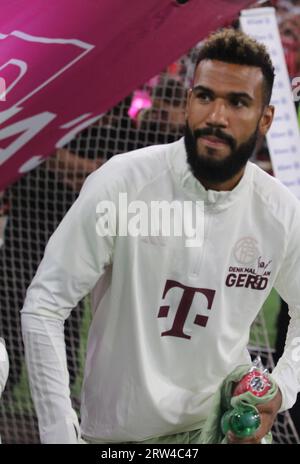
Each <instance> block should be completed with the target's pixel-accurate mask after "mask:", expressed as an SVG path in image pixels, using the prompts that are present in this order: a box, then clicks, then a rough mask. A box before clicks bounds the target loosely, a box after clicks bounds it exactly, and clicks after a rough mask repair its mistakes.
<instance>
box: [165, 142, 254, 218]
mask: <svg viewBox="0 0 300 464" xmlns="http://www.w3.org/2000/svg"><path fill="white" fill-rule="evenodd" d="M171 145H172V150H170V151H169V153H168V163H169V166H170V168H171V171H172V173H173V176H174V177H175V178H176V180H177V182H178V181H179V183H180V184H181V187H182V188H183V190H184V191H185V192H186V194H187V195H188V196H189V197H190V198H192V199H194V200H202V201H204V204H205V206H206V207H209V208H213V209H214V210H223V209H226V208H228V207H229V206H231V205H232V204H233V203H235V202H236V201H237V200H239V199H240V200H241V198H242V197H243V198H245V195H247V194H249V193H250V188H251V184H252V178H253V164H252V163H251V162H249V161H248V163H247V165H246V169H245V172H244V175H243V177H242V178H241V180H240V182H239V183H238V184H237V185H236V186H235V187H234V189H233V190H229V191H216V190H206V189H205V188H204V187H203V185H202V184H201V182H200V181H199V180H198V179H196V177H195V176H194V175H193V173H192V171H191V169H190V166H189V164H188V162H187V159H186V157H187V155H186V150H185V146H184V138H183V137H182V138H181V139H180V140H178V141H177V142H174V143H172V144H171Z"/></svg>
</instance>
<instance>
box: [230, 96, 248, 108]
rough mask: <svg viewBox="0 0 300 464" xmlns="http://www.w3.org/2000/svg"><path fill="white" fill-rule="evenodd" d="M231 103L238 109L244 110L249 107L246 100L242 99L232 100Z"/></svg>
mask: <svg viewBox="0 0 300 464" xmlns="http://www.w3.org/2000/svg"><path fill="white" fill-rule="evenodd" d="M230 103H231V105H232V106H235V107H236V108H243V107H244V106H247V103H246V102H245V101H244V100H241V99H240V98H232V99H231V100H230Z"/></svg>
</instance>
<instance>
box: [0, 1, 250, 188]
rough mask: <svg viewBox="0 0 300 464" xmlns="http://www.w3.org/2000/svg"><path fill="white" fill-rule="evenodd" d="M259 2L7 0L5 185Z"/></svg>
mask: <svg viewBox="0 0 300 464" xmlns="http://www.w3.org/2000/svg"><path fill="white" fill-rule="evenodd" d="M180 3H182V4H180ZM249 3H251V2H249V1H247V0H210V1H209V2H203V1H202V0H188V1H187V2H185V3H183V2H180V1H176V0H147V1H141V0H130V1H128V0H127V1H126V0H98V1H95V0H51V1H50V2H46V1H45V0H9V1H6V2H1V15H0V167H1V175H0V191H1V190H3V189H4V188H5V187H7V186H8V185H9V184H10V183H12V182H14V181H15V180H16V179H17V178H18V177H20V176H21V175H22V174H24V173H26V172H28V171H29V170H30V169H32V168H34V167H35V166H37V165H38V164H39V163H40V162H41V161H42V160H43V159H44V158H45V157H47V156H49V155H51V154H52V153H53V152H54V151H55V148H57V147H61V146H63V145H65V144H66V143H67V142H68V141H69V140H70V139H72V138H73V137H74V136H75V135H76V133H77V132H80V131H81V130H83V129H84V127H87V126H88V125H90V124H92V123H93V122H94V121H95V120H97V119H98V118H99V117H100V116H101V114H102V113H103V112H105V111H107V110H108V109H109V108H111V107H112V106H113V105H115V104H116V103H118V102H119V101H120V100H121V99H122V98H124V97H125V96H126V95H128V94H129V93H130V92H131V91H132V90H134V89H135V88H137V87H138V86H139V85H141V84H143V83H144V82H145V81H147V80H148V79H149V78H151V77H152V76H154V75H155V74H157V73H158V72H160V71H161V70H162V69H164V68H165V67H166V66H167V65H168V64H170V63H171V62H172V61H174V60H176V59H178V58H179V57H180V56H181V55H182V54H184V53H185V52H186V51H187V50H188V49H189V48H191V47H192V46H193V45H195V43H197V42H198V41H199V40H201V39H202V38H203V37H205V36H206V35H207V34H208V33H209V32H210V31H212V30H215V29H217V28H218V27H220V26H221V25H223V24H226V23H228V22H229V21H230V20H231V19H232V18H233V17H234V16H235V15H236V14H237V13H238V11H239V10H240V9H242V8H244V7H245V6H246V5H248V4H249Z"/></svg>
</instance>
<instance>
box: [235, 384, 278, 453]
mask: <svg viewBox="0 0 300 464" xmlns="http://www.w3.org/2000/svg"><path fill="white" fill-rule="evenodd" d="M281 403H282V395H281V391H280V390H279V389H278V392H277V394H276V396H275V397H274V398H273V399H272V400H270V401H268V402H267V403H264V404H260V405H258V406H256V408H257V410H258V411H259V415H260V420H261V424H260V426H259V428H258V429H257V431H256V432H255V434H254V435H252V436H251V437H247V438H238V437H236V436H235V435H234V433H232V432H231V431H229V432H228V434H227V439H228V443H230V444H241V445H243V444H259V443H261V440H262V439H263V438H264V436H265V435H267V433H268V432H269V431H270V430H271V428H272V426H273V424H274V421H275V419H276V416H277V413H278V411H279V409H280V406H281Z"/></svg>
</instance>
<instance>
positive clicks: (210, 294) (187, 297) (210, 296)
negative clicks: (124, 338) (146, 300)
mask: <svg viewBox="0 0 300 464" xmlns="http://www.w3.org/2000/svg"><path fill="white" fill-rule="evenodd" d="M174 287H179V288H181V289H182V290H183V294H182V297H181V300H180V302H179V305H178V307H177V310H176V314H175V318H174V321H173V325H172V327H171V329H170V330H167V331H165V332H162V333H161V336H162V337H164V336H166V335H169V336H171V337H179V338H187V339H190V338H191V337H190V336H189V335H187V334H186V333H184V324H185V322H186V320H187V317H188V314H189V311H190V309H191V306H192V303H193V300H194V296H195V294H196V293H202V294H203V295H205V297H206V299H207V307H206V309H211V307H212V304H213V300H214V296H215V293H216V291H215V290H211V289H209V288H194V287H187V286H186V285H182V284H181V283H179V282H176V281H175V280H167V282H166V285H165V289H164V292H163V296H162V297H163V299H164V298H165V297H166V295H167V293H168V292H169V290H170V289H171V288H174ZM169 310H170V306H161V307H160V308H159V313H158V317H168V316H169ZM207 321H208V316H204V315H201V314H197V315H196V317H195V319H194V324H196V325H200V326H201V327H205V326H206V324H207Z"/></svg>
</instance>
